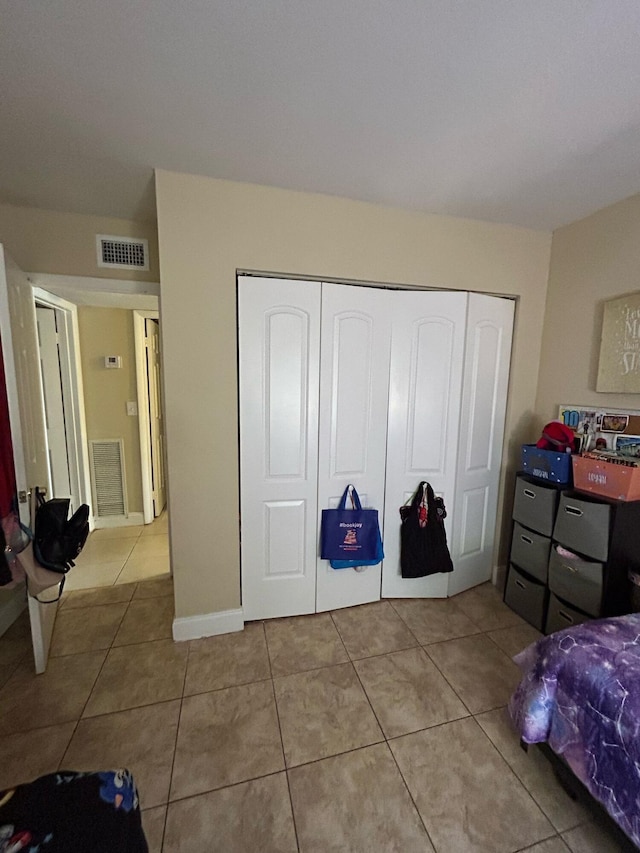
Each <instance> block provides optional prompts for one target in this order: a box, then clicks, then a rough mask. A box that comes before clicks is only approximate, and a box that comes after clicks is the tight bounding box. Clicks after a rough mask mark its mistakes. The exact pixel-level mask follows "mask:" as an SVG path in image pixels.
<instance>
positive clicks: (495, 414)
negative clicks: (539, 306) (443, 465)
mask: <svg viewBox="0 0 640 853" xmlns="http://www.w3.org/2000/svg"><path fill="white" fill-rule="evenodd" d="M514 307H515V303H514V302H513V301H512V300H510V299H501V298H499V297H493V296H484V295H482V294H476V293H471V294H469V310H468V319H467V343H466V349H467V357H466V360H465V372H464V382H463V395H462V408H461V418H460V443H459V452H458V472H457V478H456V500H455V507H454V514H453V518H454V524H453V536H452V539H451V540H450V548H451V556H452V558H453V563H454V566H455V571H454V572H453V573H452V574H451V575H450V577H449V594H450V595H455V594H456V593H458V592H462V590H465V589H468V588H469V587H472V586H476V585H477V584H479V583H482V582H483V581H487V580H489V579H490V578H491V573H492V568H493V552H494V545H495V529H496V512H497V506H498V489H499V481H500V469H501V463H502V445H503V439H504V419H505V411H506V404H507V391H508V384H509V365H510V360H511V339H512V334H513V317H514Z"/></svg>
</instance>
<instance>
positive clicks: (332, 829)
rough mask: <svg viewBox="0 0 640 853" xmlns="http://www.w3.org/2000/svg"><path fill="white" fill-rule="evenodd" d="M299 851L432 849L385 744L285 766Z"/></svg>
mask: <svg viewBox="0 0 640 853" xmlns="http://www.w3.org/2000/svg"><path fill="white" fill-rule="evenodd" d="M289 784H290V786H291V800H292V802H293V810H294V815H295V819H296V828H297V832H298V839H299V842H300V850H301V851H302V853H325V851H328V850H335V851H340V850H349V851H353V853H356V851H358V853H369V851H372V850H379V851H385V853H393V852H394V851H397V853H411V851H415V853H427V851H433V847H432V845H431V843H430V841H429V838H428V836H427V833H426V832H425V830H424V826H423V825H422V821H421V820H420V817H419V815H418V813H417V811H416V809H415V806H414V805H413V803H412V802H411V797H410V796H409V793H408V792H407V789H406V787H405V784H404V782H403V780H402V776H401V775H400V773H399V772H398V768H397V766H396V763H395V761H394V760H393V758H392V756H391V754H390V752H389V748H388V747H387V745H386V744H378V745H376V746H369V747H365V748H364V749H358V750H355V751H354V752H348V753H346V754H345V755H337V756H334V757H332V758H325V759H324V760H323V761H318V762H315V763H313V764H307V765H305V766H303V767H295V768H294V769H293V770H289Z"/></svg>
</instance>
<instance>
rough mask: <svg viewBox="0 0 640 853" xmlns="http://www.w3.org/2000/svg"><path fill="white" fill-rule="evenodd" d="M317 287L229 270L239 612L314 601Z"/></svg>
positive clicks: (307, 607) (279, 609)
mask: <svg viewBox="0 0 640 853" xmlns="http://www.w3.org/2000/svg"><path fill="white" fill-rule="evenodd" d="M320 295H321V285H320V283H319V282H308V281H288V280H284V279H264V278H252V277H249V276H240V277H239V280H238V317H239V332H238V334H239V340H238V348H239V384H240V494H241V506H240V519H241V543H242V607H243V612H244V619H245V620H246V621H247V620H251V619H264V618H268V617H272V616H291V615H294V614H299V613H313V612H314V611H315V604H316V559H317V557H316V554H317V534H316V523H317V515H318V504H317V487H318V382H319V352H320Z"/></svg>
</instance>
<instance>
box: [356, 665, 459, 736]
mask: <svg viewBox="0 0 640 853" xmlns="http://www.w3.org/2000/svg"><path fill="white" fill-rule="evenodd" d="M354 666H355V668H356V671H357V673H358V675H359V676H360V680H361V681H362V684H363V686H364V689H365V692H366V694H367V696H368V697H369V700H370V702H371V704H372V705H373V710H374V711H375V714H376V717H377V718H378V722H379V723H380V725H381V726H382V729H383V731H384V733H385V735H386V736H387V737H397V736H398V735H404V734H408V733H409V732H416V731H418V730H419V729H425V728H427V727H428V726H435V725H438V724H439V723H446V722H449V721H450V720H455V719H458V718H460V717H466V716H468V713H469V712H468V711H467V709H466V708H465V706H464V705H463V704H462V702H461V701H460V700H459V699H458V697H457V696H456V694H455V693H454V692H453V690H452V689H451V688H450V687H449V685H448V684H447V682H446V681H445V680H444V678H443V677H442V675H441V674H440V672H439V671H438V669H437V668H436V666H435V665H434V664H433V663H432V662H431V660H430V659H429V658H428V657H427V655H426V654H425V652H424V651H423V650H422V649H420V648H417V649H406V650H405V651H402V652H394V653H393V654H390V655H382V656H379V657H374V658H365V659H364V660H359V661H355V662H354Z"/></svg>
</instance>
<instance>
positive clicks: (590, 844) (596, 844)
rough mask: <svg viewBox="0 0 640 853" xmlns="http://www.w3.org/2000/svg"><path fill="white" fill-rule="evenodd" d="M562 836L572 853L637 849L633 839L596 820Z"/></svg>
mask: <svg viewBox="0 0 640 853" xmlns="http://www.w3.org/2000/svg"><path fill="white" fill-rule="evenodd" d="M562 838H563V840H564V841H565V843H566V845H567V847H568V848H569V850H571V851H572V853H634V851H635V850H637V848H636V846H635V845H634V844H632V843H631V841H627V840H626V839H624V838H621V837H619V836H618V833H617V832H615V831H613V830H611V829H609V828H608V827H605V826H602V825H600V822H597V823H596V822H595V821H591V822H589V823H585V824H582V826H577V827H576V828H575V829H570V830H569V832H563V833H562Z"/></svg>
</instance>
